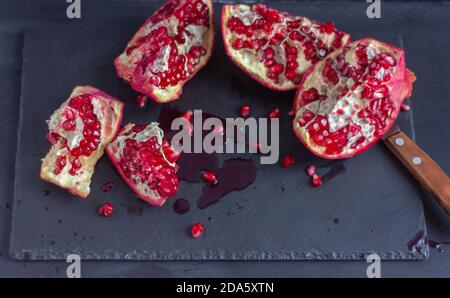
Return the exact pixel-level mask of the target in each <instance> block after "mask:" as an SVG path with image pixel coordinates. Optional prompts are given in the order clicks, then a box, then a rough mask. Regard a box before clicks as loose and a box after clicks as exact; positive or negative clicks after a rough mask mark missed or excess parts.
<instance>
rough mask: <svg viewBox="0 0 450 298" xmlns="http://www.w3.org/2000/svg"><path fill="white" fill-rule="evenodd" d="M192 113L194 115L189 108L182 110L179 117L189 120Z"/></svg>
mask: <svg viewBox="0 0 450 298" xmlns="http://www.w3.org/2000/svg"><path fill="white" fill-rule="evenodd" d="M192 115H194V113H193V112H192V111H191V110H189V111H186V112H184V113H183V115H182V116H181V117H183V118H185V119H186V120H188V121H191V119H192Z"/></svg>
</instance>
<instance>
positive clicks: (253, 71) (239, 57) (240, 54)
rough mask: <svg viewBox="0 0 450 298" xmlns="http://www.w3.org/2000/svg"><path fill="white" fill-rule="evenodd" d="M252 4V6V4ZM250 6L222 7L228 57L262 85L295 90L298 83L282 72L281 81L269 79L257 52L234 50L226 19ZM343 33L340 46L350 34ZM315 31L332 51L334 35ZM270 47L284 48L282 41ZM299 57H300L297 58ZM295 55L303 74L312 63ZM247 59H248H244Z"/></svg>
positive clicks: (291, 17) (313, 22)
mask: <svg viewBox="0 0 450 298" xmlns="http://www.w3.org/2000/svg"><path fill="white" fill-rule="evenodd" d="M254 5H261V4H254ZM254 5H252V6H254ZM252 6H250V5H246V4H235V5H224V6H223V7H222V16H221V28H222V39H223V43H224V46H225V51H226V53H227V55H228V57H230V59H231V61H233V63H234V64H236V66H238V67H239V68H240V69H241V70H242V71H244V72H245V73H246V74H247V75H249V76H250V77H251V78H253V79H254V80H256V81H257V82H259V83H260V84H262V85H263V86H265V87H267V88H270V89H272V90H275V91H289V90H295V89H297V87H298V85H299V84H298V83H297V84H296V83H295V82H293V81H291V80H288V79H287V78H286V77H285V76H284V74H282V75H281V77H282V78H283V80H282V81H281V82H278V83H276V82H274V81H273V80H271V79H270V78H268V77H267V76H266V73H267V68H266V67H265V66H264V62H262V61H259V60H258V53H256V52H255V51H253V50H252V51H251V52H250V50H249V49H244V50H235V49H234V48H233V46H232V43H233V42H234V41H235V39H236V38H235V34H234V33H232V32H231V30H230V29H229V28H228V27H227V23H228V20H229V19H230V18H231V17H233V16H235V15H236V14H235V13H233V11H236V10H238V9H246V10H247V9H250V8H251V7H252ZM279 13H280V14H282V15H283V16H284V17H285V18H286V20H287V19H288V18H289V20H290V19H301V20H302V22H304V24H306V25H307V26H310V25H319V23H317V22H316V21H314V20H310V19H308V18H305V17H300V16H294V15H291V14H289V13H285V12H281V11H279ZM339 32H341V33H342V34H343V36H342V46H344V45H346V44H347V43H348V42H349V40H350V35H349V34H347V33H345V32H342V31H339ZM316 33H317V37H318V38H319V39H321V41H323V42H324V43H325V44H326V45H327V47H328V48H329V50H330V52H331V51H333V50H334V49H333V47H332V45H331V44H332V42H333V40H334V37H335V35H334V34H331V35H330V36H327V34H324V33H319V32H318V30H316ZM261 36H262V37H267V36H266V33H263V35H261ZM289 41H290V42H289V43H290V46H293V47H295V48H297V49H301V50H303V49H304V47H303V45H301V44H300V43H299V42H297V41H293V40H291V39H289ZM272 48H276V49H277V50H279V51H284V49H282V43H281V44H280V45H279V46H272ZM299 57H300V58H299ZM299 57H297V62H300V63H299V66H298V67H297V69H296V73H297V74H298V75H300V76H303V74H304V73H305V72H306V71H307V70H308V69H310V68H311V66H313V65H314V64H313V63H312V62H311V61H309V60H306V59H305V57H304V55H303V53H302V54H301V55H300V56H299ZM299 59H300V61H299ZM246 60H249V61H246Z"/></svg>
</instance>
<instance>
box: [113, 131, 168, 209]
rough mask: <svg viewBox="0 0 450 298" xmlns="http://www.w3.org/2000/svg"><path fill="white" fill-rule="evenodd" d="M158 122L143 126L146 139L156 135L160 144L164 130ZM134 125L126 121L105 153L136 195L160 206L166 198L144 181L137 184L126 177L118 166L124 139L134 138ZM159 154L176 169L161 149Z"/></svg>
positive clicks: (121, 156)
mask: <svg viewBox="0 0 450 298" xmlns="http://www.w3.org/2000/svg"><path fill="white" fill-rule="evenodd" d="M158 125H159V124H158V123H157V122H152V123H150V124H149V125H147V126H146V128H145V131H146V133H145V135H146V139H150V138H151V137H156V138H157V140H158V143H159V144H160V145H161V144H162V142H163V137H164V131H163V130H162V129H161V128H159V126H158ZM135 126H136V125H135V124H133V123H128V124H127V125H125V126H124V127H123V128H122V130H121V131H120V132H119V134H118V135H117V137H116V138H115V140H114V141H113V142H111V143H110V144H109V145H108V146H107V147H106V154H107V155H108V157H109V159H110V160H111V162H112V164H113V165H114V168H115V169H116V170H117V172H118V173H119V175H120V177H122V179H123V180H124V181H125V183H126V184H127V185H128V186H129V187H130V188H131V190H132V191H133V192H134V193H135V194H136V196H138V197H139V198H140V199H142V200H144V201H145V202H147V203H149V204H151V205H154V206H157V207H161V206H162V205H163V204H164V203H165V201H166V199H168V198H163V197H161V196H160V195H159V194H158V192H157V191H156V190H153V189H150V187H149V186H148V185H147V184H146V183H144V184H145V185H143V183H141V184H139V183H137V182H136V181H135V180H133V179H132V178H131V177H130V178H129V177H127V176H126V175H125V173H124V171H123V170H122V168H121V167H120V161H121V159H122V158H123V156H124V155H123V149H124V147H125V145H124V142H125V140H126V139H130V138H134V137H135V134H133V133H132V129H133V127H135ZM161 155H162V156H163V157H164V160H165V162H166V163H167V165H170V166H171V167H173V168H174V169H177V165H176V163H171V162H169V161H168V160H167V159H166V157H165V154H164V151H163V150H162V149H161Z"/></svg>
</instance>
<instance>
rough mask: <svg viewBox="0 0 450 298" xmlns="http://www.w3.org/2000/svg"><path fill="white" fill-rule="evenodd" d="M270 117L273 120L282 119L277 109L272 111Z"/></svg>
mask: <svg viewBox="0 0 450 298" xmlns="http://www.w3.org/2000/svg"><path fill="white" fill-rule="evenodd" d="M268 117H269V118H270V119H273V118H280V110H279V109H277V108H275V109H273V110H272V111H270V113H269V115H268Z"/></svg>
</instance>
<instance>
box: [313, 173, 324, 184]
mask: <svg viewBox="0 0 450 298" xmlns="http://www.w3.org/2000/svg"><path fill="white" fill-rule="evenodd" d="M311 184H312V186H314V187H319V186H321V185H322V177H320V176H319V175H316V174H314V175H313V176H312V178H311Z"/></svg>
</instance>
